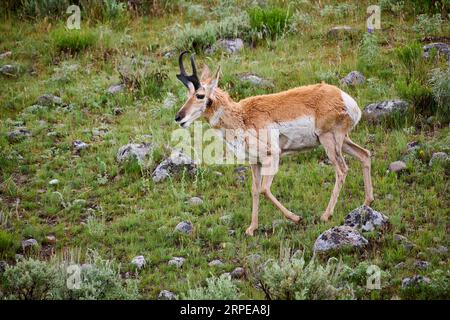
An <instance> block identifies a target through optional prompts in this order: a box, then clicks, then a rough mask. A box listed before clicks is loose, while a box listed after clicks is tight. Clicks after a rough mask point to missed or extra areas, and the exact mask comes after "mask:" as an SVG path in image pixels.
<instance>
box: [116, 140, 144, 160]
mask: <svg viewBox="0 0 450 320" xmlns="http://www.w3.org/2000/svg"><path fill="white" fill-rule="evenodd" d="M152 150H153V145H152V144H151V143H145V142H143V143H129V144H126V145H124V146H122V147H120V148H119V151H117V155H116V160H117V162H123V161H125V160H127V159H131V158H136V159H137V160H138V161H139V162H143V161H144V160H145V158H146V157H147V155H148V154H149V153H150V152H151V151H152Z"/></svg>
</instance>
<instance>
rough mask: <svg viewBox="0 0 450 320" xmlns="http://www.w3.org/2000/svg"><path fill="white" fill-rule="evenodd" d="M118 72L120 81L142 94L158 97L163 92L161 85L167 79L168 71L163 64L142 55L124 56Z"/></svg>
mask: <svg viewBox="0 0 450 320" xmlns="http://www.w3.org/2000/svg"><path fill="white" fill-rule="evenodd" d="M118 72H119V74H120V78H121V80H122V82H123V83H124V84H125V85H126V86H127V87H128V88H130V90H132V91H138V92H139V94H140V95H142V96H151V97H155V98H160V97H161V96H162V94H163V93H164V90H163V89H162V87H163V85H164V83H165V81H166V80H167V79H168V71H167V68H166V66H165V65H164V64H161V63H158V62H155V61H152V60H149V59H147V58H144V57H135V58H125V59H123V60H122V62H121V64H120V66H119V68H118Z"/></svg>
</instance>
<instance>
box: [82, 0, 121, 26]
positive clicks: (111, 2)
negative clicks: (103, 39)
mask: <svg viewBox="0 0 450 320" xmlns="http://www.w3.org/2000/svg"><path fill="white" fill-rule="evenodd" d="M80 4H81V8H82V12H83V13H84V14H85V15H86V16H87V17H88V18H89V19H92V20H98V21H101V22H110V23H111V25H112V26H113V27H114V28H123V27H124V26H125V25H126V24H127V23H128V15H127V13H128V11H127V6H126V4H125V3H124V2H121V1H119V0H98V1H90V0H80Z"/></svg>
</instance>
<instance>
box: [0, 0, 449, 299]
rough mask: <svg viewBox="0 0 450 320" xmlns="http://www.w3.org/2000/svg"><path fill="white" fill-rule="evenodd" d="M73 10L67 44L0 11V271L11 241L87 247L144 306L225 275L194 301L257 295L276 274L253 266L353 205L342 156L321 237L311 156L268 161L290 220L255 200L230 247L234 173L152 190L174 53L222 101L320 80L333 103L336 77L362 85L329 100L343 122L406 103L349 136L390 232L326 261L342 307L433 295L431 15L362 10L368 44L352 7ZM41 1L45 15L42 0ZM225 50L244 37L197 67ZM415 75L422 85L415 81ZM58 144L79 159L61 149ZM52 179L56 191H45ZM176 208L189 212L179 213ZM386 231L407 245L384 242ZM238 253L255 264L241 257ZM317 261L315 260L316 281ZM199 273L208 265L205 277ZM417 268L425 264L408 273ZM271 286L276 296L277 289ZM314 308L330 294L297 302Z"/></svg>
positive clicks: (440, 272)
mask: <svg viewBox="0 0 450 320" xmlns="http://www.w3.org/2000/svg"><path fill="white" fill-rule="evenodd" d="M80 2H81V5H82V15H81V30H67V29H66V28H65V22H66V19H67V17H68V15H66V14H65V7H63V11H62V12H61V9H58V8H56V9H55V12H54V13H53V12H52V11H51V10H50V9H49V8H45V9H43V10H44V11H43V12H42V11H38V12H36V11H33V10H32V8H31V7H28V9H29V10H31V12H29V11H27V10H25V9H27V8H23V7H20V6H18V5H14V4H12V2H11V4H10V5H9V7H8V6H7V7H6V9H5V10H6V11H5V12H3V17H4V19H2V20H1V21H2V22H1V23H0V54H1V53H4V52H7V51H11V54H10V55H6V56H5V57H2V58H0V67H1V66H4V65H12V66H13V70H11V71H12V72H7V74H3V75H0V77H1V79H0V111H1V112H0V212H1V219H0V223H1V224H0V260H4V261H6V262H7V263H8V264H10V265H14V264H15V263H16V262H15V260H16V254H24V252H23V249H22V247H21V241H22V240H24V239H29V238H33V239H36V240H37V243H38V244H37V246H34V247H35V248H34V249H32V250H28V251H30V252H28V251H27V252H26V253H25V254H24V255H25V256H31V257H32V258H35V259H38V260H43V261H47V260H50V261H55V259H56V260H58V261H61V260H64V259H67V257H71V259H73V260H76V261H75V262H77V263H83V262H86V260H87V259H88V257H90V256H92V250H93V251H95V252H96V253H97V254H98V255H99V256H101V257H102V258H103V259H108V260H111V261H114V263H115V264H114V265H116V264H120V270H119V272H118V277H119V278H131V279H136V280H137V282H136V283H137V286H138V296H140V297H143V298H147V299H155V298H157V296H158V294H159V292H160V291H161V290H170V291H172V292H174V293H175V294H176V295H177V296H178V297H179V298H181V297H184V296H186V295H187V296H188V297H191V298H192V297H193V298H195V297H199V296H200V297H204V296H202V294H204V292H200V291H201V290H197V291H192V290H191V291H189V289H193V288H197V287H200V286H205V285H206V284H207V283H206V279H207V278H210V277H213V276H219V275H221V274H223V273H225V272H231V271H232V270H234V269H235V268H236V267H243V268H244V269H245V276H244V277H242V278H240V279H237V280H232V282H231V283H229V282H227V280H226V279H225V280H224V279H221V280H218V281H217V282H214V281H213V282H211V281H210V282H209V286H210V287H211V288H210V289H211V290H210V291H214V292H216V291H218V292H219V291H220V292H222V291H224V292H225V293H223V294H224V295H225V297H227V295H226V294H229V295H231V296H233V295H239V297H240V298H248V299H264V298H269V296H268V292H270V290H271V289H273V290H275V289H274V288H271V287H270V286H271V283H273V282H277V281H274V280H273V279H272V278H270V276H271V275H272V276H274V274H275V273H276V270H275V271H274V270H271V269H270V268H269V267H267V265H266V266H264V262H265V261H267V260H270V259H275V260H278V259H281V258H282V257H284V256H286V251H289V250H290V252H291V253H294V252H295V251H297V250H300V251H301V252H302V254H303V257H304V259H305V260H306V261H310V260H311V259H312V256H313V252H312V248H313V245H314V242H315V240H316V238H317V237H318V236H319V235H320V234H321V233H322V232H323V231H325V230H327V229H329V228H331V227H333V226H337V225H340V224H342V222H343V219H344V217H345V215H346V214H347V213H349V212H350V211H351V210H352V209H354V208H356V207H358V206H360V205H361V204H362V202H363V199H364V188H363V179H362V169H361V166H360V164H359V163H358V162H356V161H355V160H353V159H351V158H349V157H347V158H346V159H347V162H348V164H349V167H350V172H349V175H348V176H347V178H346V182H345V185H344V187H343V189H342V191H341V194H340V198H339V201H338V204H337V206H336V210H335V213H334V216H333V217H332V219H330V221H329V222H327V223H323V222H321V221H320V220H319V218H320V215H321V213H322V212H323V210H324V209H325V208H326V205H327V203H328V200H329V197H330V195H331V191H332V188H333V184H334V170H333V168H332V166H330V165H327V164H326V162H324V160H325V159H326V155H325V153H324V150H323V148H322V147H320V148H318V149H316V150H313V151H311V152H308V153H300V154H296V155H290V156H287V157H285V158H283V160H282V165H281V168H280V172H279V173H278V175H277V176H276V178H275V180H274V183H273V187H272V190H273V193H274V194H275V195H276V196H277V197H278V199H279V200H280V201H281V202H282V203H283V204H284V205H286V207H287V208H289V209H290V210H292V211H293V212H295V213H297V214H299V215H300V216H301V217H302V218H303V220H302V223H301V224H299V225H294V224H291V223H289V222H288V221H286V220H284V219H283V217H282V215H281V213H280V212H279V211H277V210H276V208H275V207H274V206H273V205H272V204H270V203H268V202H267V201H266V200H264V199H261V207H260V227H259V229H258V231H257V232H256V233H255V236H254V237H247V236H245V234H244V232H245V230H246V228H247V227H248V225H249V223H250V218H251V194H250V190H251V173H250V171H246V172H244V174H245V179H243V180H241V179H239V175H240V174H242V173H239V172H237V171H236V169H237V168H238V166H231V165H223V166H218V165H212V166H210V165H201V166H200V168H199V169H198V170H197V173H196V175H194V176H190V175H187V174H179V175H174V176H173V177H171V178H170V179H167V180H165V181H163V182H160V183H155V182H153V180H152V177H151V173H152V171H153V170H154V169H155V167H156V166H157V165H158V163H160V162H161V161H162V160H163V159H164V158H165V157H167V156H168V155H169V154H170V144H171V141H170V137H171V133H172V131H173V130H175V129H177V128H178V126H177V125H176V123H175V122H174V120H173V119H174V117H175V114H176V112H177V111H178V109H179V108H180V106H181V105H182V104H183V102H184V99H185V97H186V89H185V87H184V86H183V85H182V84H181V82H179V81H178V80H177V79H176V77H175V75H176V74H177V73H178V62H177V58H178V53H179V52H180V51H181V50H182V49H188V50H191V51H196V52H197V55H196V58H197V63H198V64H199V65H201V62H206V63H207V64H208V65H209V66H210V68H211V69H215V68H216V67H217V66H218V65H220V66H221V67H222V74H223V76H222V78H221V81H220V83H219V86H220V87H221V88H223V89H226V90H228V91H229V92H230V94H231V96H232V97H233V98H234V99H235V100H239V99H241V98H244V97H248V96H251V95H255V94H263V93H271V92H278V91H282V90H285V89H289V88H292V87H296V86H301V85H306V84H312V83H317V82H320V81H325V82H327V83H330V84H334V85H337V86H339V87H341V88H343V89H344V87H343V86H342V85H341V84H340V82H339V79H341V78H343V77H344V76H346V75H347V74H348V73H349V72H350V71H352V70H358V71H360V72H362V74H363V75H364V76H365V78H366V81H365V83H363V84H361V85H356V86H348V87H345V89H344V90H346V91H347V92H348V93H349V94H350V95H352V96H353V97H354V98H355V99H356V100H357V101H358V103H359V105H360V107H361V109H363V108H364V107H365V106H366V105H368V104H369V103H373V102H378V101H383V100H390V99H394V98H401V99H403V100H406V101H407V102H408V103H409V105H410V108H409V110H408V111H407V113H406V114H404V115H402V116H397V117H394V118H392V119H387V120H385V121H382V122H381V123H378V124H370V123H368V122H367V121H365V120H364V119H363V120H362V121H361V123H360V124H359V125H358V126H357V127H356V128H355V129H354V131H353V132H352V134H351V136H352V139H353V140H354V141H355V142H357V143H358V144H360V145H362V146H364V147H365V148H367V149H369V150H370V151H371V153H372V155H373V158H372V177H373V184H374V193H375V202H374V203H373V205H372V207H373V208H374V209H375V210H377V211H380V212H383V213H384V214H386V215H387V216H388V217H389V221H390V226H389V228H388V229H387V230H384V231H383V232H372V233H370V234H368V235H366V237H367V238H368V239H369V240H370V243H371V244H370V246H369V248H368V249H366V250H363V251H357V252H354V251H348V252H347V251H343V252H336V253H334V254H333V255H334V256H336V257H337V258H338V259H339V260H340V261H341V262H340V263H341V264H342V265H346V266H347V269H346V270H347V271H346V272H350V271H349V270H353V273H352V272H350V273H351V276H350V277H349V278H348V280H347V281H348V282H347V284H346V285H348V286H349V287H352V288H353V294H352V295H348V296H346V297H353V298H360V299H391V298H396V297H398V298H405V299H408V298H420V299H426V298H449V297H450V296H449V292H448V281H449V255H448V250H447V248H448V245H449V231H450V229H449V207H450V206H449V204H450V199H449V196H448V194H449V180H448V178H449V164H448V160H447V161H444V162H438V161H436V162H434V163H433V164H432V165H429V161H430V159H431V157H432V154H433V153H435V152H446V153H448V152H449V151H450V150H449V149H450V147H449V146H450V135H449V133H450V132H449V125H448V124H449V113H450V111H449V110H450V105H449V101H450V100H449V89H448V88H449V82H450V80H449V74H448V70H449V69H448V68H449V67H448V60H447V59H446V58H445V57H443V56H442V55H440V56H438V55H437V54H436V53H435V52H434V53H432V57H430V58H428V59H426V58H423V57H422V46H423V45H425V44H426V43H425V42H423V41H422V40H423V39H422V38H423V37H426V36H428V37H435V39H438V40H439V41H440V42H447V43H448V41H449V40H448V35H449V34H450V27H449V20H448V19H449V17H448V13H449V12H450V10H449V3H448V1H442V2H438V5H437V6H436V7H433V6H431V5H430V7H427V6H426V5H425V4H426V3H427V2H419V1H411V2H410V1H405V2H407V3H406V4H403V6H402V5H401V3H400V2H399V1H394V0H384V1H380V2H381V4H382V7H381V8H382V13H381V27H382V30H375V31H374V32H373V33H372V34H369V33H367V30H366V8H367V7H368V6H369V5H370V4H372V2H369V1H346V2H345V3H344V2H338V1H320V2H315V1H306V0H303V1H281V0H280V1H259V2H260V4H259V9H258V8H255V7H254V4H252V1H243V2H242V1H225V0H222V1H219V0H212V1H202V2H193V3H191V2H188V1H173V2H164V1H161V2H157V1H156V2H154V3H156V4H154V5H153V6H147V7H146V6H142V7H139V8H138V9H137V11H134V10H132V9H131V8H127V7H126V6H125V5H123V6H120V5H118V4H117V3H116V1H111V0H110V1H107V2H106V4H104V6H106V7H102V6H100V7H96V6H95V5H91V6H89V4H87V3H86V2H85V1H80ZM256 2H258V1H255V3H256ZM266 2H268V3H269V4H267V5H265V4H264V3H266ZM42 3H48V4H49V6H50V4H51V3H52V1H42ZM107 4H108V5H107ZM83 5H84V7H83ZM274 7H275V8H278V9H273V8H274ZM30 8H31V9H30ZM52 8H53V7H52ZM105 8H106V9H105ZM35 9H36V7H35ZM35 9H34V10H35ZM269 13H270V14H269ZM421 14H424V15H421ZM436 14H439V17H440V18H438V17H437V16H436ZM339 25H348V26H351V27H352V28H353V30H352V31H351V32H350V33H344V34H341V35H338V36H336V37H335V36H333V35H331V36H330V35H329V29H330V28H332V27H334V26H339ZM445 36H447V38H446V37H445ZM234 37H240V38H242V39H243V40H244V44H245V45H244V48H243V49H242V50H241V51H239V52H237V53H234V54H229V53H227V52H223V51H221V50H217V51H216V52H214V53H212V54H205V49H207V48H208V47H210V45H212V44H214V43H215V42H216V41H217V40H218V39H222V38H234ZM433 70H435V71H433ZM241 73H255V74H257V75H259V76H261V77H262V78H264V79H267V80H269V81H270V82H271V83H273V86H262V87H256V86H254V85H251V84H248V83H245V82H242V81H240V80H239V77H238V75H239V74H241ZM433 75H434V77H435V78H436V77H438V76H439V77H440V78H439V77H438V78H439V79H438V80H436V81H434V82H433V81H432V80H430V79H432V77H433ZM119 83H125V88H124V89H123V90H122V91H121V92H119V93H116V94H110V93H108V92H107V89H108V88H109V87H110V86H111V85H114V84H119ZM43 94H52V95H55V96H58V97H60V98H61V99H62V104H60V103H59V102H58V101H55V102H56V103H50V104H49V105H48V106H45V105H44V104H45V103H44V102H43V101H38V98H39V97H40V96H42V95H43ZM18 127H24V128H26V130H29V136H26V137H23V138H17V139H14V138H13V137H11V136H9V133H10V132H12V131H14V130H15V129H17V128H18ZM206 127H207V126H206V125H205V128H206ZM191 130H192V129H191ZM75 140H81V141H83V142H85V143H87V144H88V145H89V146H88V147H87V148H86V149H83V150H81V151H79V152H78V151H76V150H74V147H73V142H74V141H75ZM413 141H417V142H419V147H418V149H416V150H415V151H414V152H412V153H410V156H408V157H407V159H406V160H405V162H406V165H407V168H406V170H404V171H402V172H400V173H399V174H397V173H394V172H389V171H388V166H389V164H390V163H391V162H393V161H396V160H402V159H404V156H405V155H407V154H408V147H407V145H408V143H410V142H413ZM132 142H135V143H140V142H151V143H152V144H153V146H154V150H153V152H152V154H151V157H150V158H151V160H149V161H147V162H146V163H144V164H139V163H138V162H137V161H128V162H126V163H124V164H123V163H118V162H117V161H116V153H117V151H118V149H119V148H120V147H121V146H122V145H125V144H127V143H132ZM238 171H239V170H238ZM54 179H57V180H58V183H56V184H50V181H52V180H54ZM194 196H195V197H200V198H201V199H202V200H203V202H202V203H201V204H199V205H192V204H190V203H189V199H190V198H191V197H194ZM181 221H191V222H192V224H193V226H194V231H193V233H192V234H188V235H185V234H180V233H179V232H176V231H175V226H176V225H177V224H178V223H179V222H181ZM49 235H54V236H55V238H56V242H55V243H54V241H53V239H52V238H51V237H50V238H48V236H49ZM399 235H401V236H404V237H406V239H407V240H404V241H399ZM405 243H407V244H409V243H411V244H412V245H411V246H408V245H405ZM288 249H289V250H288ZM280 252H281V253H280ZM138 255H143V256H144V257H145V260H146V265H145V267H144V268H142V269H140V270H137V269H136V267H135V266H134V265H133V264H132V263H131V260H132V259H133V257H135V256H138ZM255 255H259V256H260V259H259V260H258V259H257V260H258V261H260V262H254V261H253V260H254V259H253V258H254V257H255ZM52 256H53V257H52ZM55 257H56V258H55ZM173 257H184V258H185V261H184V264H183V266H182V267H181V268H177V267H176V266H173V265H169V264H168V261H169V260H171V259H172V258H173ZM249 257H250V258H249ZM252 257H253V258H252ZM328 258H329V257H328V256H320V257H317V259H316V260H315V267H316V268H317V270H319V269H320V268H321V267H324V266H326V264H327V261H328ZM215 259H220V260H221V261H222V262H223V264H222V265H220V266H209V265H208V263H209V262H211V261H212V260H215ZM281 261H284V260H283V259H281ZM420 261H426V262H428V264H427V266H426V267H425V268H419V267H418V262H420ZM280 263H281V264H282V265H283V263H282V262H280ZM399 263H403V264H400V265H399ZM50 264H51V263H48V264H44V267H43V268H44V269H45V268H46V266H48V265H50ZM371 264H374V265H377V266H378V267H379V268H381V270H383V271H384V272H383V273H382V288H381V290H369V289H366V287H365V284H366V274H365V272H366V269H365V267H367V266H368V265H371ZM364 266H365V267H364ZM285 267H286V268H287V267H288V266H285ZM291 267H292V266H291ZM49 268H50V267H49ZM294 269H295V268H294ZM261 270H262V271H261ZM264 270H266V271H264ZM267 270H269V271H267ZM264 272H266V273H264ZM261 273H262V274H263V275H261ZM317 273H318V274H319V276H318V277H319V278H320V279H322V280H323V282H320V281H319V282H318V284H317V286H318V287H319V288H322V287H323V286H325V285H326V283H332V279H331V278H330V277H331V276H330V275H329V274H327V273H326V272H325V271H323V272H322V273H320V272H318V271H317ZM284 275H285V274H284V273H283V274H282V275H279V276H280V277H281V278H280V279H284ZM413 275H422V276H425V277H427V278H429V279H430V283H426V282H425V283H423V284H421V285H418V286H417V287H413V288H411V287H408V288H406V289H402V279H404V278H405V277H412V276H413ZM275 279H276V278H275ZM4 281H5V282H4V285H3V288H2V284H1V283H0V291H3V292H4V297H8V294H11V292H14V289H11V288H13V287H11V286H9V287H8V282H7V281H6V280H4ZM118 281H119V282H120V281H121V279H119V280H118ZM285 281H287V282H286V283H285V284H284V286H285V287H283V288H280V291H282V292H285V291H289V290H294V289H287V288H289V287H291V286H290V284H289V279H285ZM324 283H325V284H324ZM227 286H229V287H231V289H230V288H228V289H229V291H230V292H231V293H230V292H228V291H227ZM266 286H268V287H269V289H267V287H266ZM292 287H294V286H292ZM226 292H228V293H226ZM196 294H198V295H197V296H196ZM269 295H270V294H269ZM0 296H1V295H0ZM217 296H218V297H223V296H221V295H220V294H219V293H217ZM207 297H216V296H214V295H213V296H211V295H209V296H208V295H207ZM277 297H278V298H293V297H295V291H294V294H292V295H288V294H280V295H276V294H273V295H272V296H271V298H277ZM297 297H301V296H297ZM314 297H316V298H321V297H328V298H331V297H335V296H333V295H327V294H324V296H320V295H319V296H311V295H310V296H308V295H306V298H314ZM337 297H339V296H337Z"/></svg>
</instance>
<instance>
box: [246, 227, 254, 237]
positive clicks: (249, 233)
mask: <svg viewBox="0 0 450 320" xmlns="http://www.w3.org/2000/svg"><path fill="white" fill-rule="evenodd" d="M255 229H256V228H252V227H248V228H247V230H245V234H246V235H248V236H250V237H253V232H254V231H255Z"/></svg>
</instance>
